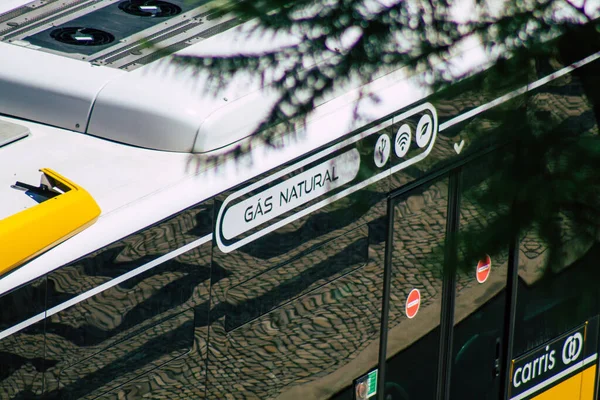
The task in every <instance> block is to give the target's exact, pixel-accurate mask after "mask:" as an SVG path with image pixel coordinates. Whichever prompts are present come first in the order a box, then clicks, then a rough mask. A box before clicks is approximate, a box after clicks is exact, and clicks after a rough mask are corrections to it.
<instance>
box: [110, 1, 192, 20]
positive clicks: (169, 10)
mask: <svg viewBox="0 0 600 400" xmlns="http://www.w3.org/2000/svg"><path fill="white" fill-rule="evenodd" d="M119 8H120V9H121V10H123V11H125V12H126V13H127V14H131V15H137V16H139V17H173V16H175V15H177V14H179V13H180V12H181V8H180V7H179V6H177V5H175V4H171V3H168V2H166V1H161V0H126V1H123V2H121V3H119Z"/></svg>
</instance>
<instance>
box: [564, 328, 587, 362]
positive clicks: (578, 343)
mask: <svg viewBox="0 0 600 400" xmlns="http://www.w3.org/2000/svg"><path fill="white" fill-rule="evenodd" d="M582 349H583V336H582V335H581V333H579V332H577V333H575V334H574V335H571V336H569V337H568V338H567V340H565V343H564V345H563V349H562V361H563V363H564V364H565V365H567V364H570V363H572V362H573V361H575V360H577V358H578V357H579V355H580V354H581V350H582Z"/></svg>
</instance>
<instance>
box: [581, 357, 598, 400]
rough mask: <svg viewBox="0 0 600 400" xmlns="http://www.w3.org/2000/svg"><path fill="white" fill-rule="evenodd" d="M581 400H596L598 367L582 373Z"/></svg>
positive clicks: (592, 367)
mask: <svg viewBox="0 0 600 400" xmlns="http://www.w3.org/2000/svg"><path fill="white" fill-rule="evenodd" d="M582 374H583V379H582V380H581V400H594V389H595V383H596V366H595V365H592V366H591V367H589V368H588V369H586V370H585V371H583V372H582Z"/></svg>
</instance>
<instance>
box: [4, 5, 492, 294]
mask: <svg viewBox="0 0 600 400" xmlns="http://www.w3.org/2000/svg"><path fill="white" fill-rule="evenodd" d="M21 3H22V2H14V4H17V5H20V4H21ZM107 3H109V4H111V3H113V2H112V1H110V0H107ZM40 29H41V28H40ZM244 35H245V34H244V33H243V32H242V31H241V30H229V31H227V32H225V33H222V34H219V35H216V36H213V37H211V38H210V39H207V40H205V41H202V42H200V43H198V44H196V45H194V46H191V47H190V48H188V49H186V50H185V52H186V54H189V53H201V52H205V51H210V50H211V49H217V48H220V49H223V48H225V49H226V48H227V46H228V44H229V45H231V43H236V46H239V40H241V38H243V37H245V36H244ZM290 40H292V41H293V40H294V39H293V38H291V39H290V38H289V37H287V38H282V39H281V41H280V42H277V41H275V42H273V41H271V43H275V45H281V44H282V43H284V42H285V41H290ZM248 43H258V42H257V41H256V40H255V41H252V40H251V39H250V40H249V42H248ZM260 45H261V46H262V45H264V43H261V44H260ZM466 48H467V49H468V50H466V51H465V52H464V53H461V55H460V56H459V57H458V56H457V57H458V58H460V60H458V58H457V60H455V61H457V62H456V65H460V66H461V68H466V69H469V70H471V69H478V68H481V67H483V66H486V65H488V63H489V59H488V58H487V57H486V56H485V54H484V52H483V51H482V49H481V48H480V47H479V46H477V43H476V42H472V43H470V45H469V44H467V45H466ZM0 58H1V59H3V60H8V62H7V63H6V64H5V65H3V67H2V68H0V92H2V93H5V94H8V95H3V96H2V97H1V98H0V115H3V116H1V117H0V121H2V122H4V123H5V124H4V125H0V129H2V126H4V127H5V128H4V129H8V128H6V127H7V126H9V125H6V123H8V124H16V125H18V126H19V127H21V128H19V129H24V130H28V131H29V136H27V137H25V138H22V139H20V140H16V141H14V142H12V143H9V144H6V145H3V146H0V171H2V173H1V174H0V198H2V199H3V201H2V204H1V205H0V219H2V218H5V217H7V216H9V215H13V214H14V213H16V212H19V211H20V210H23V209H26V208H28V207H32V206H34V205H35V204H36V203H35V202H34V201H33V200H32V199H30V198H29V197H27V196H25V195H24V194H23V192H18V191H16V190H15V189H13V188H11V185H13V184H14V183H15V181H17V180H18V181H22V182H26V183H30V184H36V185H37V183H38V181H39V177H40V173H39V171H38V170H39V169H40V168H52V169H54V170H55V171H57V172H59V173H60V174H62V175H64V176H65V177H67V178H69V179H71V180H73V181H75V182H77V184H79V185H81V186H82V187H83V188H85V189H86V190H87V191H88V192H89V193H90V194H91V195H92V197H94V199H95V200H96V201H97V203H98V205H99V206H100V209H101V210H102V213H101V215H100V218H99V220H98V221H97V222H96V223H95V224H94V225H92V226H91V227H89V228H88V229H86V230H84V231H83V232H81V233H79V234H78V235H76V236H74V237H72V238H71V239H69V240H68V241H66V242H64V243H62V244H60V245H58V246H57V247H54V248H52V249H51V250H49V251H47V252H45V253H44V254H42V255H41V256H39V257H37V258H35V259H34V260H32V261H30V262H29V263H28V264H27V265H25V266H24V267H22V268H19V269H17V270H15V271H13V272H12V273H10V274H8V275H6V276H4V277H2V278H0V294H2V293H4V292H6V291H9V290H11V289H12V288H15V287H18V286H20V285H22V284H24V283H26V282H28V281H30V280H32V279H34V278H36V277H38V276H41V275H43V274H45V273H47V272H49V271H51V270H53V269H55V268H58V267H60V266H61V265H64V264H66V263H68V262H70V261H72V260H75V259H77V258H79V257H82V256H84V255H86V254H88V253H90V252H92V251H94V250H96V249H98V248H101V247H102V246H105V245H107V244H110V243H112V242H114V241H116V240H118V239H120V238H122V237H124V236H126V235H128V234H131V233H133V232H136V231H138V230H140V229H142V228H144V227H147V226H148V225H151V224H153V223H155V222H157V221H160V220H161V219H164V218H166V217H168V216H170V215H173V214H175V213H177V212H179V211H181V210H183V209H185V208H188V207H191V206H192V205H194V204H197V203H199V202H201V201H203V200H205V199H208V198H210V197H212V196H214V195H216V194H218V193H220V192H223V191H225V190H227V189H228V188H231V187H232V186H235V185H236V184H239V183H241V182H244V181H246V180H248V179H250V178H252V177H256V176H258V175H260V174H262V173H264V172H266V171H269V170H271V169H273V168H275V167H277V166H279V165H281V164H283V163H285V162H287V161H290V160H293V159H295V158H297V157H300V156H302V155H303V154H306V153H307V152H309V151H311V150H314V149H316V148H318V147H320V146H323V145H326V144H327V143H330V142H332V141H334V140H335V139H337V138H339V137H341V136H343V135H344V134H347V133H349V132H351V131H352V130H354V129H357V128H359V127H361V126H363V125H365V122H366V121H367V122H372V121H376V120H378V119H381V118H383V117H385V116H387V115H389V114H391V113H393V112H395V111H397V110H399V109H401V108H403V107H406V106H409V105H410V104H412V103H415V102H417V101H419V100H421V99H423V98H424V97H426V96H427V95H428V94H430V92H429V91H428V90H427V89H424V88H423V87H421V86H420V85H419V83H418V82H419V81H418V80H419V79H420V78H418V77H417V78H409V77H407V76H406V75H405V74H404V71H402V70H400V71H396V72H395V73H392V74H388V75H386V76H384V77H382V78H380V79H378V80H376V81H374V82H372V83H371V84H370V86H371V88H372V90H373V91H375V92H376V93H377V94H378V96H379V98H380V102H378V103H377V104H374V103H372V102H369V101H364V102H361V112H360V115H361V116H362V117H363V119H361V120H356V119H355V118H354V115H355V114H354V111H355V104H356V101H357V100H358V98H359V90H358V88H356V89H354V90H351V91H348V92H346V93H345V94H344V95H341V96H338V97H337V98H335V99H333V100H331V101H328V102H327V103H325V104H323V105H322V106H320V107H318V108H317V110H316V111H315V113H314V114H313V115H312V116H311V117H310V119H309V120H308V124H307V126H306V127H305V130H304V131H303V132H302V133H301V134H300V135H298V136H296V137H295V139H289V141H290V143H289V144H288V145H287V146H285V147H284V148H282V149H275V148H270V147H258V148H255V149H254V150H253V152H252V153H251V154H248V155H246V156H244V157H242V158H241V159H239V160H233V159H229V160H226V161H225V162H224V163H223V164H222V165H220V166H219V167H218V168H216V169H214V168H213V169H206V168H205V167H204V166H203V167H202V168H200V169H197V168H195V167H196V165H203V164H202V163H201V161H202V160H203V159H204V158H205V157H206V155H202V154H191V153H211V152H213V153H214V151H219V149H222V148H226V147H227V146H228V145H232V144H235V143H237V142H239V140H242V139H243V138H245V137H247V136H248V135H249V134H250V133H251V132H252V131H253V130H254V128H255V127H256V126H257V124H258V123H259V122H260V119H261V118H262V117H263V116H264V115H265V114H266V113H267V112H268V109H269V105H270V103H269V100H270V101H272V99H273V96H272V94H268V90H266V89H261V88H260V87H258V86H257V85H256V83H254V84H252V83H251V84H247V81H246V80H248V79H249V77H248V76H245V77H242V78H240V80H239V81H238V82H237V84H234V85H233V86H231V87H230V88H229V89H226V91H225V92H220V93H218V94H217V95H208V94H206V93H205V92H203V90H202V88H203V86H202V81H201V80H199V78H198V77H194V76H193V75H192V74H189V73H176V71H175V69H174V67H173V66H169V62H168V61H167V62H164V61H159V62H158V63H157V62H155V63H151V64H149V65H147V66H145V67H143V68H138V69H135V70H133V71H124V70H119V69H115V68H110V67H108V66H103V65H93V64H90V62H89V61H86V60H83V61H82V60H75V59H74V58H69V57H66V56H62V55H59V54H52V53H49V52H43V51H40V50H39V49H36V48H32V47H31V46H20V45H15V44H11V43H6V42H4V43H3V42H0ZM159 63H160V64H159ZM200 76H201V75H200ZM194 79H195V81H194ZM192 83H196V84H197V86H194V85H193V84H192ZM12 126H13V128H14V125H12ZM19 129H17V130H19ZM1 136H2V135H1V132H0V137H1ZM286 140H287V139H286ZM0 142H1V141H0ZM198 162H199V163H200V164H197V163H198Z"/></svg>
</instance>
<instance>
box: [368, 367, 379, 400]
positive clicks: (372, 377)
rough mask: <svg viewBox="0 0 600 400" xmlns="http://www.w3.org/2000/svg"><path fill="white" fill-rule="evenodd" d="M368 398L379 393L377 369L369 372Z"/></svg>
mask: <svg viewBox="0 0 600 400" xmlns="http://www.w3.org/2000/svg"><path fill="white" fill-rule="evenodd" d="M367 379H368V380H367V382H368V383H367V385H368V390H367V399H368V398H369V397H371V396H375V394H376V393H377V370H375V371H372V372H369V377H368V378H367Z"/></svg>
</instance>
